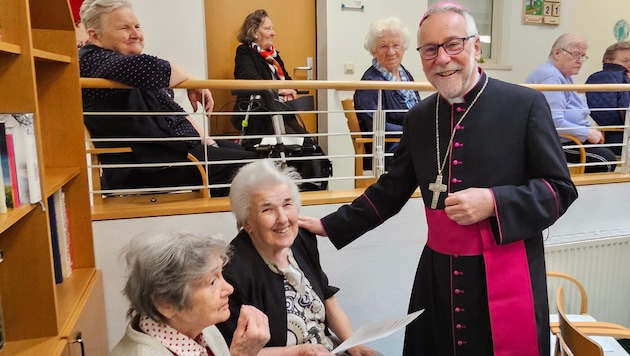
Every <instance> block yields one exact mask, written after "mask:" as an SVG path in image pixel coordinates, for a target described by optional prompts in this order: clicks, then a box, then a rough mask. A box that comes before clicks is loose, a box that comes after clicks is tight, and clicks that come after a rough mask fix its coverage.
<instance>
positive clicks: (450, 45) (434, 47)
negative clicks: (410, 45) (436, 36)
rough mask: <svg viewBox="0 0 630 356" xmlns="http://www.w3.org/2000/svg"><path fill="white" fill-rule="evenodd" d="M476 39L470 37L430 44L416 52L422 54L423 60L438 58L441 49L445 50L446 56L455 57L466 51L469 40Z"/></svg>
mask: <svg viewBox="0 0 630 356" xmlns="http://www.w3.org/2000/svg"><path fill="white" fill-rule="evenodd" d="M473 37H475V35H472V36H468V37H460V38H453V39H451V40H448V41H446V42H444V43H440V44H428V45H424V46H420V47H418V48H416V51H418V52H420V58H422V59H434V58H436V57H437V56H438V52H439V51H440V47H442V48H444V52H446V54H448V55H451V56H454V55H456V54H460V53H462V52H463V51H464V44H466V41H468V40H469V39H471V38H473Z"/></svg>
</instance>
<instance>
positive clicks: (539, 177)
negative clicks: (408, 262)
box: [300, 2, 577, 356]
mask: <svg viewBox="0 0 630 356" xmlns="http://www.w3.org/2000/svg"><path fill="white" fill-rule="evenodd" d="M419 26H420V27H419V29H418V36H417V40H418V51H419V53H420V60H421V62H422V69H423V71H424V74H425V76H426V78H427V80H428V81H429V82H430V83H431V84H432V85H433V86H434V87H435V88H436V89H437V91H438V93H435V94H432V95H431V96H428V97H427V98H425V99H424V100H422V101H421V102H420V103H418V104H417V105H415V106H414V107H413V108H411V109H410V110H409V112H408V113H407V116H406V118H405V120H404V122H403V134H402V138H401V141H400V144H399V146H398V148H397V149H396V152H395V153H394V159H393V160H392V162H391V165H390V170H389V172H388V173H386V174H383V175H382V176H380V178H379V180H378V181H377V182H376V183H375V184H373V185H372V186H370V187H369V188H367V189H366V190H365V192H364V193H363V194H362V195H361V196H360V197H358V198H357V199H355V200H354V201H353V202H352V204H349V205H344V206H342V207H340V208H339V209H338V210H337V211H335V212H333V213H331V214H329V215H327V216H325V217H324V218H322V219H315V218H310V217H300V224H301V226H302V227H305V228H307V229H309V230H311V231H312V232H314V233H316V234H318V235H322V236H328V237H329V238H330V241H331V242H332V243H333V244H334V245H335V246H336V247H337V248H342V247H344V246H346V245H348V244H350V243H351V242H352V241H354V240H355V239H357V238H358V237H359V236H361V235H362V234H364V233H365V232H367V231H369V230H371V229H374V228H375V227H377V226H378V225H380V224H382V223H384V222H385V220H387V219H389V218H390V217H392V216H393V215H395V214H396V213H398V212H399V211H400V210H401V209H403V207H404V205H405V204H406V203H407V201H408V200H409V198H410V196H411V195H412V194H413V192H414V191H415V190H416V189H417V188H420V191H421V193H422V199H423V202H424V206H425V218H426V227H425V226H424V224H425V220H424V219H422V218H419V219H417V220H418V223H419V226H422V228H423V229H424V228H426V231H427V232H428V234H427V240H426V241H427V243H426V245H425V246H424V248H423V250H422V254H421V256H420V261H419V264H418V269H417V272H416V276H415V279H414V282H413V287H412V288H411V297H410V301H409V311H410V312H413V311H416V310H421V309H424V310H425V311H424V313H423V314H422V315H420V316H419V317H418V318H417V319H416V320H414V321H413V322H412V323H410V324H409V326H408V327H407V330H406V334H405V343H404V348H403V352H402V355H403V356H417V355H439V356H449V355H549V351H550V342H549V308H548V302H547V283H546V279H545V255H544V247H543V237H542V231H543V230H544V229H546V228H547V227H549V226H550V225H551V224H553V223H554V222H555V221H556V220H557V219H558V218H559V217H560V216H561V215H562V214H563V213H564V212H565V211H566V210H567V209H568V207H569V205H571V203H572V202H573V200H575V199H576V198H577V191H576V189H575V186H574V185H573V182H572V181H571V178H570V176H569V171H568V168H567V164H566V162H565V158H564V155H563V153H562V147H561V145H560V141H559V140H558V136H557V133H556V130H555V128H554V125H553V121H552V119H551V113H550V111H549V106H548V105H547V102H546V101H545V98H544V96H543V95H542V94H541V93H540V92H538V91H536V90H533V89H530V88H526V87H523V86H521V85H515V84H511V83H506V82H502V81H500V80H496V79H493V78H490V77H489V76H488V75H487V74H486V73H485V72H484V71H483V70H482V69H481V68H480V67H479V65H478V63H477V61H478V60H479V58H480V57H481V43H480V39H479V35H478V31H477V27H476V25H475V21H474V19H473V17H472V15H471V14H470V12H469V11H468V10H466V9H465V8H464V7H463V6H461V5H459V4H456V3H453V2H440V3H437V4H434V5H432V6H431V7H430V8H429V9H428V10H427V12H426V13H425V15H424V16H423V17H422V19H421V20H420V25H419ZM419 230H420V229H419ZM406 233H409V234H413V235H414V236H418V235H419V234H418V231H407V232H406ZM372 237H378V238H382V239H386V241H387V243H389V244H397V243H399V241H398V238H399V236H372ZM418 237H419V236H418ZM419 238H420V237H419ZM383 241H385V240H383ZM394 269H395V268H394ZM392 273H395V271H394V270H392Z"/></svg>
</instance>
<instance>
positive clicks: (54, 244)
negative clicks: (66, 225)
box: [48, 195, 63, 284]
mask: <svg viewBox="0 0 630 356" xmlns="http://www.w3.org/2000/svg"><path fill="white" fill-rule="evenodd" d="M48 220H49V223H50V247H51V248H52V259H53V271H54V275H55V283H57V284H59V283H62V282H63V272H62V270H61V254H60V250H59V232H58V230H57V212H56V210H55V202H54V201H53V196H52V195H51V196H49V197H48Z"/></svg>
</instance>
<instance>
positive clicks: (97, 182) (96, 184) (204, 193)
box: [83, 126, 210, 205]
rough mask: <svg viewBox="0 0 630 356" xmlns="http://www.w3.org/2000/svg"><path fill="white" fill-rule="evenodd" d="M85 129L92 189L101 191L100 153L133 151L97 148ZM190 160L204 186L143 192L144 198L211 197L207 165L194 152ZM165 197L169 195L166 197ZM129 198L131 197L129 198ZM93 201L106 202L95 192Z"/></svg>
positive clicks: (156, 199)
mask: <svg viewBox="0 0 630 356" xmlns="http://www.w3.org/2000/svg"><path fill="white" fill-rule="evenodd" d="M83 129H84V136H85V153H86V155H88V156H89V158H90V165H91V166H93V168H92V169H91V170H90V171H89V174H90V180H91V190H92V191H99V190H101V176H102V173H103V172H102V170H101V169H100V168H98V167H96V166H98V165H99V164H100V160H99V156H100V155H106V154H112V153H129V152H132V149H131V147H127V146H121V147H108V148H97V147H94V142H93V141H92V136H91V134H90V131H89V130H88V129H87V127H85V126H83ZM187 157H188V160H189V161H191V162H195V163H196V164H195V167H196V168H197V171H198V172H199V176H200V177H201V183H202V185H203V186H204V188H201V189H199V190H198V191H196V192H191V194H187V193H178V194H143V200H146V201H149V202H156V201H158V200H159V201H162V200H176V199H174V198H173V197H176V196H177V197H179V198H182V199H188V198H189V197H201V198H209V197H210V193H209V191H208V189H207V188H205V187H206V186H208V184H209V181H208V174H207V173H206V170H205V167H204V166H203V164H202V163H201V162H199V160H198V159H197V158H196V157H195V156H194V155H193V154H192V153H188V156H187ZM165 197H168V198H166V199H165ZM123 198H124V197H121V196H119V197H117V199H116V200H120V201H123V200H125V199H123ZM133 199H134V200H138V199H136V198H135V197H134V198H133ZM127 200H129V199H127ZM109 201H110V202H111V201H112V200H111V199H109ZM92 202H93V203H94V204H95V205H98V204H102V203H103V202H104V199H103V196H102V195H101V194H93V196H92Z"/></svg>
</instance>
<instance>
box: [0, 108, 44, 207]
mask: <svg viewBox="0 0 630 356" xmlns="http://www.w3.org/2000/svg"><path fill="white" fill-rule="evenodd" d="M0 121H3V122H4V123H5V126H6V127H5V129H6V130H7V132H8V133H11V135H12V136H13V144H14V151H15V165H16V170H17V181H18V191H19V195H20V203H21V204H35V203H37V202H39V201H40V200H41V199H42V194H41V186H40V179H39V163H38V159H37V143H36V138H35V128H34V125H33V114H32V113H16V114H0Z"/></svg>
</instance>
